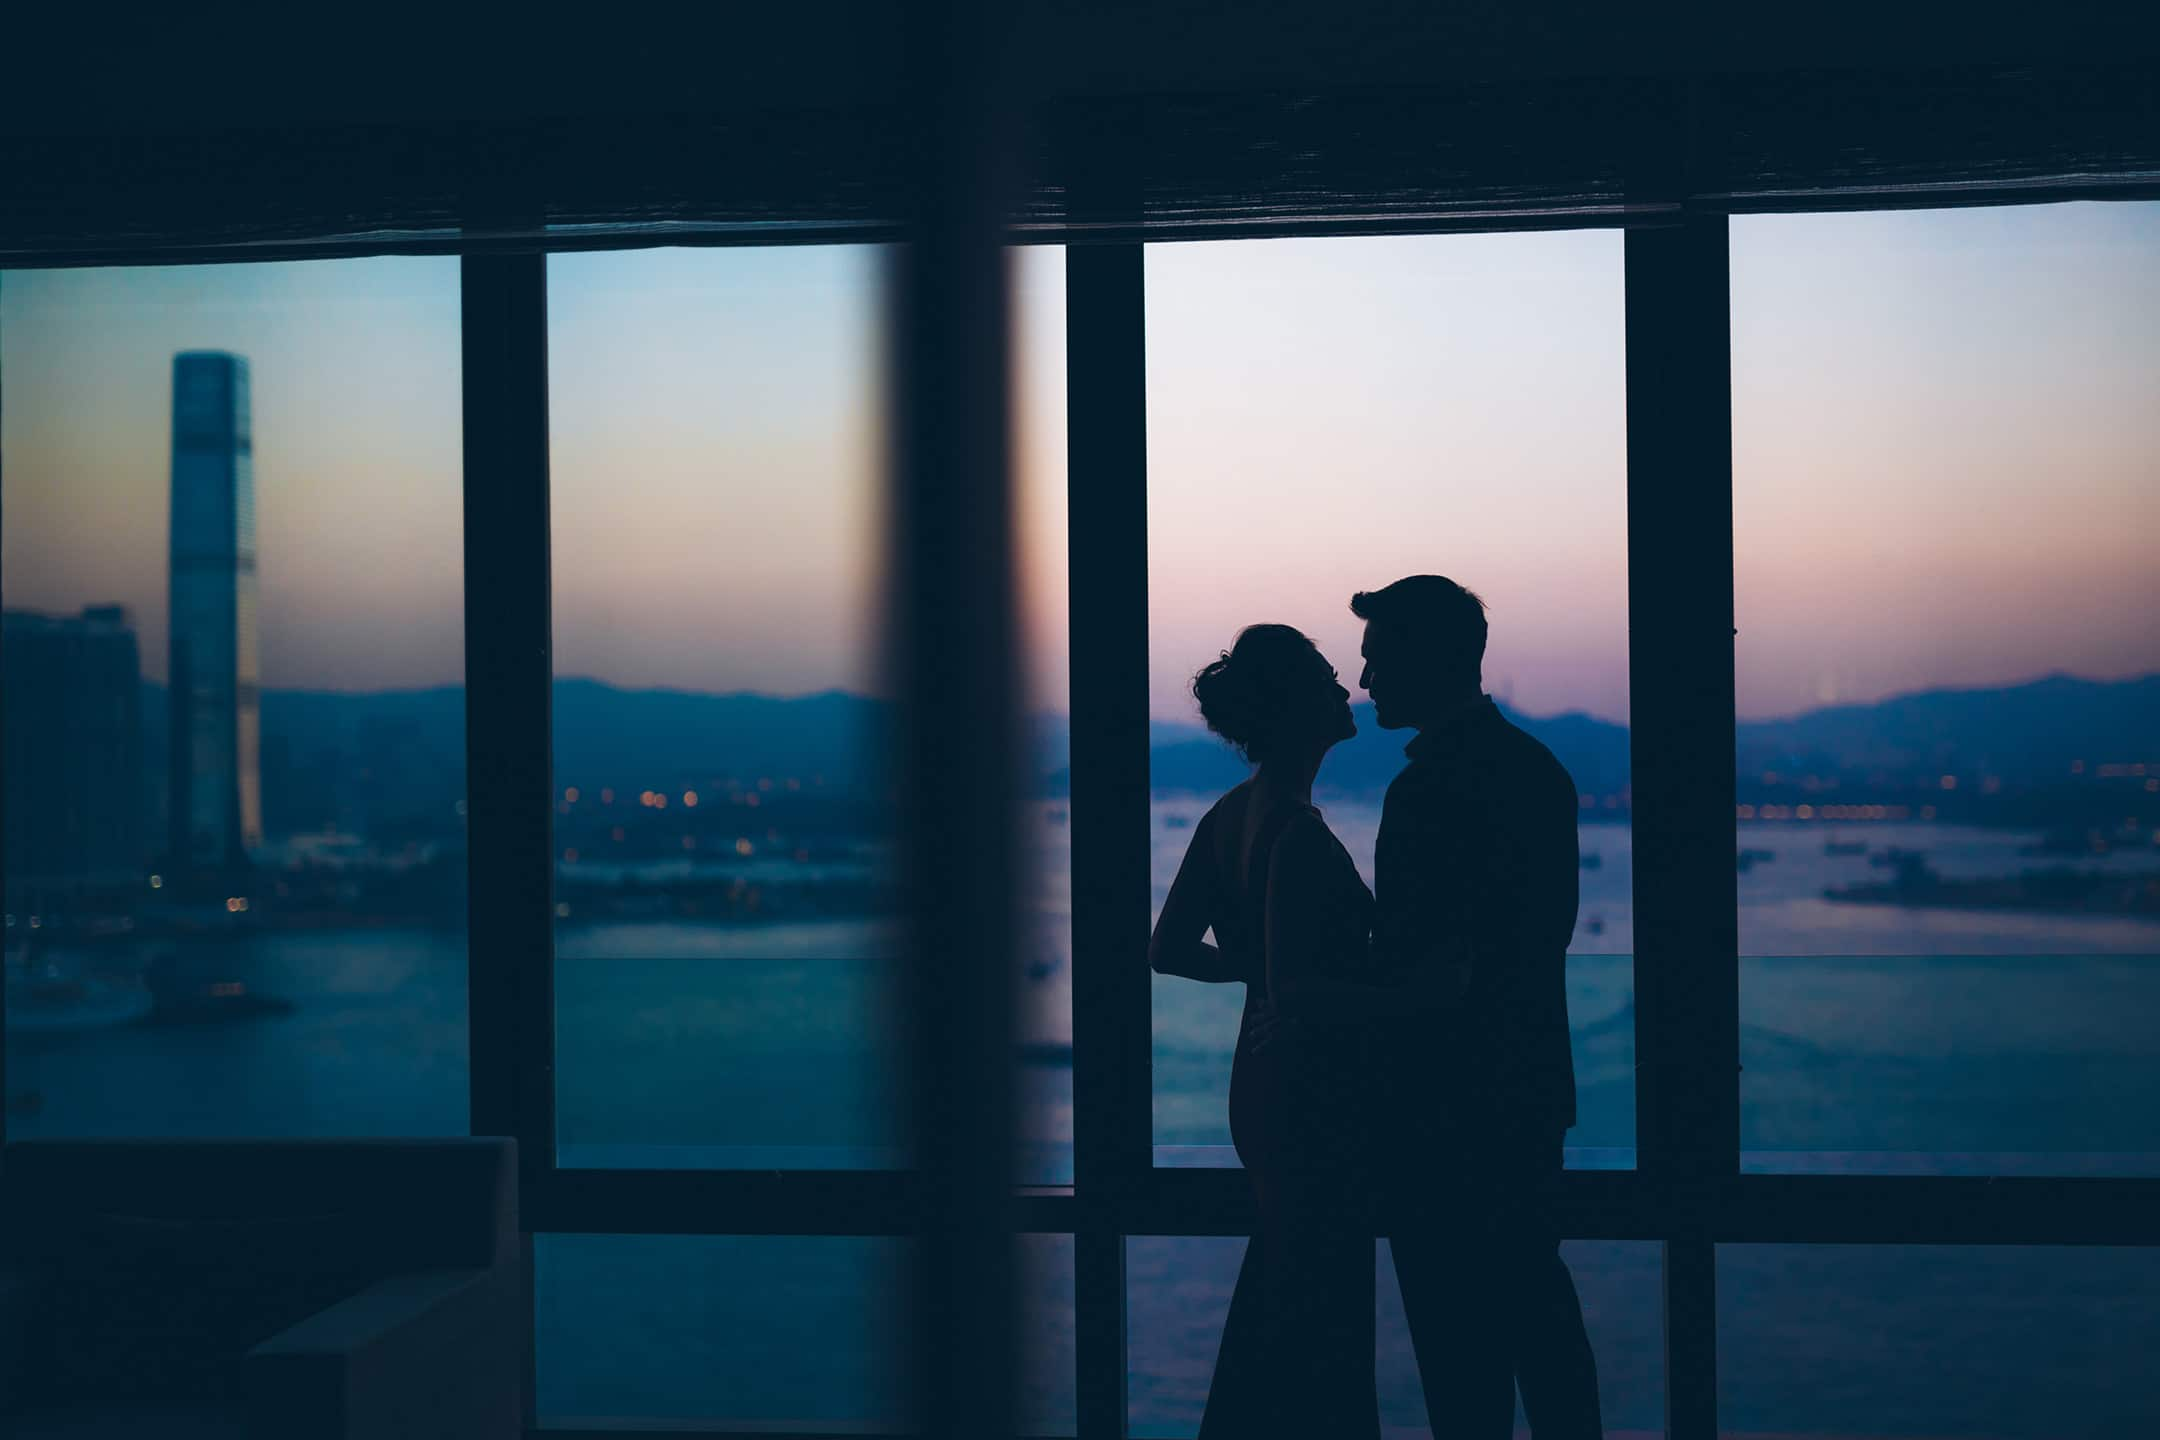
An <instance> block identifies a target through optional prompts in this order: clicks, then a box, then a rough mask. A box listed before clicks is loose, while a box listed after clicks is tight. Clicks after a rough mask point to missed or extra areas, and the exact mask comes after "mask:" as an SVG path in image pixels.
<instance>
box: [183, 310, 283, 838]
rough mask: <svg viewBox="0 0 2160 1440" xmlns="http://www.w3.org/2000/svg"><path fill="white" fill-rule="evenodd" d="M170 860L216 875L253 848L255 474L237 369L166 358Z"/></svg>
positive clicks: (258, 827) (257, 794) (256, 789)
mask: <svg viewBox="0 0 2160 1440" xmlns="http://www.w3.org/2000/svg"><path fill="white" fill-rule="evenodd" d="M171 583H172V612H171V615H172V620H171V624H172V630H171V647H172V648H171V673H170V684H171V698H172V769H171V786H172V793H171V808H170V812H169V813H170V817H171V824H172V837H171V844H172V863H173V864H174V865H175V866H177V867H180V868H183V869H197V870H215V869H225V868H232V867H237V866H240V865H243V864H245V863H246V861H247V859H248V856H249V855H250V853H251V852H252V851H253V850H254V849H255V848H256V847H257V846H258V845H260V844H261V843H262V772H261V763H260V758H259V751H260V747H261V733H262V699H261V689H262V675H261V668H260V661H259V652H258V648H257V645H256V639H255V470H254V443H253V428H252V426H251V423H250V421H249V416H248V366H247V361H246V360H245V359H243V358H241V357H240V356H238V355H226V354H222V353H219V352H216V351H188V352H186V353H184V354H180V355H176V356H174V357H173V441H172V570H171Z"/></svg>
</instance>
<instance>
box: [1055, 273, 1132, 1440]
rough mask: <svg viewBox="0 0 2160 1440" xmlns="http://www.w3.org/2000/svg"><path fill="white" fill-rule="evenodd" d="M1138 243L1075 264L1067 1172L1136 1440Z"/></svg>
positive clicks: (1117, 1401)
mask: <svg viewBox="0 0 2160 1440" xmlns="http://www.w3.org/2000/svg"><path fill="white" fill-rule="evenodd" d="M1142 260H1143V257H1142V250H1141V247H1140V246H1139V245H1137V244H1117V245H1095V246H1084V245H1083V246H1073V247H1071V248H1069V249H1068V250H1067V251H1066V257H1065V277H1066V278H1065V303H1066V311H1067V318H1066V336H1067V339H1066V345H1067V350H1066V384H1067V387H1068V389H1067V427H1068V430H1067V433H1068V435H1069V437H1070V438H1069V440H1068V442H1067V443H1068V446H1069V452H1068V467H1067V469H1068V476H1069V480H1068V484H1069V487H1070V488H1069V503H1068V516H1069V518H1068V526H1069V532H1070V537H1071V539H1070V546H1071V557H1070V569H1071V586H1072V591H1071V594H1072V804H1071V826H1072V847H1073V848H1072V866H1073V872H1072V873H1073V1021H1072V1024H1073V1141H1074V1147H1073V1148H1074V1155H1073V1171H1074V1181H1075V1189H1076V1191H1077V1193H1078V1194H1079V1195H1081V1196H1082V1197H1085V1198H1086V1199H1087V1200H1089V1201H1090V1202H1092V1203H1090V1204H1088V1205H1086V1206H1085V1207H1084V1211H1085V1213H1086V1214H1088V1215H1090V1216H1092V1217H1096V1218H1095V1221H1094V1223H1093V1225H1092V1226H1091V1227H1090V1228H1089V1229H1088V1230H1087V1231H1086V1232H1085V1233H1082V1234H1081V1235H1079V1236H1078V1237H1077V1238H1076V1240H1075V1242H1074V1262H1075V1264H1076V1265H1077V1266H1078V1267H1079V1273H1078V1277H1077V1278H1078V1293H1077V1297H1076V1298H1077V1302H1078V1304H1079V1307H1080V1313H1079V1315H1078V1317H1077V1321H1078V1351H1079V1354H1078V1363H1079V1371H1080V1377H1079V1383H1080V1389H1079V1402H1080V1415H1079V1424H1080V1434H1081V1435H1082V1436H1083V1437H1088V1440H1092V1437H1096V1436H1104V1437H1109V1436H1119V1435H1122V1434H1123V1433H1124V1426H1125V1416H1126V1405H1125V1373H1126V1357H1125V1311H1124V1305H1125V1276H1124V1236H1123V1234H1122V1233H1120V1232H1119V1230H1118V1229H1117V1228H1116V1227H1117V1226H1118V1225H1119V1223H1120V1222H1119V1221H1118V1219H1117V1218H1116V1217H1117V1216H1118V1214H1119V1213H1121V1207H1120V1206H1118V1205H1117V1204H1115V1203H1106V1201H1114V1200H1115V1198H1116V1197H1119V1196H1124V1195H1129V1194H1131V1193H1132V1192H1133V1190H1134V1187H1135V1186H1136V1185H1138V1184H1139V1183H1140V1182H1142V1181H1144V1179H1145V1178H1146V1174H1147V1171H1148V1168H1149V1166H1150V1164H1151V1163H1152V1156H1153V1140H1154V1136H1153V1124H1152V1114H1153V1110H1152V1094H1151V1090H1152V1086H1151V1078H1150V1069H1149V1059H1150V1053H1151V1050H1150V1032H1149V1003H1150V996H1149V973H1148V969H1147V965H1146V961H1145V960H1144V958H1143V957H1144V956H1145V955H1146V953H1147V933H1148V897H1149V883H1150V882H1149V870H1148V748H1147V747H1148V717H1147V698H1148V678H1147V653H1148V635H1147V375H1146V360H1147V354H1146V336H1145V329H1144V318H1145V317H1144V295H1143V283H1142V277H1143V265H1142Z"/></svg>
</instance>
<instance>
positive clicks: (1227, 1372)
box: [1148, 625, 1380, 1440]
mask: <svg viewBox="0 0 2160 1440" xmlns="http://www.w3.org/2000/svg"><path fill="white" fill-rule="evenodd" d="M1193 695H1194V697H1195V698H1196V699H1197V700H1198V701H1199V702H1200V713H1201V716H1202V718H1204V719H1205V720H1206V721H1207V724H1208V728H1209V729H1211V730H1213V731H1214V732H1215V733H1216V734H1218V735H1220V736H1222V737H1223V738H1224V739H1225V740H1227V741H1229V742H1230V743H1231V744H1232V745H1235V746H1236V747H1237V748H1238V749H1239V750H1240V751H1241V752H1243V753H1244V755H1245V757H1246V758H1247V759H1248V760H1250V761H1252V762H1254V763H1255V764H1256V765H1257V766H1258V767H1259V768H1258V770H1257V772H1256V773H1255V774H1254V776H1253V778H1251V779H1250V780H1247V781H1246V782H1245V783H1244V784H1242V785H1239V786H1238V787H1237V788H1235V789H1233V790H1232V791H1230V793H1229V794H1227V795H1225V796H1223V797H1222V799H1221V800H1219V801H1217V802H1216V803H1215V805H1214V807H1213V808H1212V809H1210V810H1209V811H1208V813H1207V815H1206V816H1205V817H1204V818H1203V819H1202V820H1201V821H1200V823H1199V824H1198V825H1196V826H1195V827H1194V828H1193V832H1192V841H1191V843H1190V845H1189V846H1188V847H1187V849H1186V851H1185V859H1184V862H1183V863H1182V864H1181V865H1180V866H1179V867H1178V874H1177V879H1176V881H1175V882H1174V883H1173V884H1172V885H1171V887H1170V895H1169V898H1168V899H1167V900H1166V901H1165V902H1164V903H1163V911H1162V918H1161V919H1160V920H1158V921H1157V922H1156V925H1155V935H1154V939H1153V940H1152V941H1151V942H1150V944H1149V946H1148V959H1149V963H1150V964H1151V965H1153V967H1154V968H1155V969H1156V970H1157V971H1159V972H1161V973H1162V974H1165V975H1181V976H1184V977H1186V978H1188V979H1193V980H1206V981H1243V982H1244V983H1245V987H1246V990H1245V1016H1244V1021H1243V1024H1242V1026H1241V1028H1240V1033H1239V1039H1238V1048H1237V1058H1236V1059H1235V1061H1234V1062H1233V1063H1232V1065H1231V1071H1230V1135H1231V1139H1232V1140H1233V1141H1234V1142H1235V1143H1236V1145H1237V1152H1238V1158H1239V1159H1240V1160H1242V1161H1243V1162H1244V1164H1245V1169H1246V1172H1247V1174H1248V1175H1250V1176H1251V1179H1252V1185H1253V1193H1254V1196H1255V1198H1256V1199H1257V1201H1258V1202H1259V1212H1260V1224H1259V1227H1258V1230H1257V1231H1256V1233H1255V1234H1254V1236H1253V1240H1252V1243H1251V1244H1250V1245H1248V1246H1247V1247H1246V1251H1245V1264H1244V1268H1243V1269H1242V1270H1240V1271H1239V1272H1238V1281H1237V1290H1236V1293H1235V1294H1234V1295H1233V1296H1232V1298H1231V1302H1230V1317H1229V1320H1228V1322H1227V1324H1225V1326H1224V1328H1223V1339H1222V1350H1221V1352H1220V1353H1219V1354H1218V1356H1217V1357H1216V1361H1215V1378H1214V1382H1213V1384H1212V1385H1211V1386H1210V1387H1209V1391H1208V1401H1207V1411H1206V1414H1205V1415H1204V1416H1203V1417H1202V1419H1201V1422H1200V1434H1201V1437H1202V1440H1218V1437H1232V1436H1247V1435H1270V1434H1285V1435H1323V1436H1330V1437H1332V1436H1376V1435H1378V1433H1379V1425H1380V1421H1379V1412H1378V1406H1377V1402H1376V1398H1375V1392H1374V1383H1373V1246H1372V1229H1371V1221H1370V1219H1369V1218H1368V1217H1367V1216H1366V1215H1365V1214H1364V1213H1363V1210H1362V1206H1361V1204H1360V1202H1361V1200H1362V1199H1363V1198H1364V1191H1365V1189H1366V1186H1365V1184H1364V1171H1365V1165H1364V1158H1365V1150H1366V1145H1367V1143H1368V1140H1367V1135H1366V1130H1367V1128H1368V1119H1367V1117H1368V1116H1369V1115H1370V1113H1371V1111H1372V1108H1373V1106H1372V1099H1373V1097H1372V1095H1371V1093H1370V1087H1369V1085H1368V1083H1367V1079H1366V1076H1367V1067H1366V1066H1365V1064H1364V1063H1363V1061H1362V1059H1361V1056H1360V1051H1361V1049H1362V1048H1363V1047H1361V1046H1360V1045H1359V1044H1358V1043H1357V1038H1358V1030H1357V1028H1356V1025H1355V1023H1354V1022H1353V1021H1352V1020H1350V1019H1348V1018H1346V1017H1359V1018H1362V1017H1363V1016H1365V1015H1367V1014H1369V1013H1370V1006H1371V1004H1372V997H1373V991H1372V989H1371V987H1369V986H1366V985H1364V984H1362V983H1360V976H1361V974H1362V972H1363V970H1364V968H1365V965H1366V954H1367V939H1368V932H1369V930H1370V928H1371V920H1372V894H1371V892H1370V891H1368V890H1367V889H1366V888H1365V883H1364V881H1363V880H1361V879H1359V878H1358V873H1357V869H1356V867H1355V866H1354V865H1353V864H1352V863H1351V861H1350V856H1349V854H1348V853H1347V852H1346V851H1344V849H1343V847H1342V845H1341V843H1340V842H1339V841H1337V840H1336V838H1335V834H1334V832H1333V831H1331V830H1330V829H1328V827H1327V823H1326V822H1325V821H1324V820H1323V819H1321V816H1320V812H1319V811H1318V810H1316V809H1314V808H1313V803H1312V785H1313V777H1314V775H1315V774H1317V773H1318V771H1319V769H1320V761H1321V759H1322V757H1324V756H1325V755H1326V754H1327V752H1328V750H1329V748H1330V747H1332V746H1333V745H1335V744H1336V742H1338V741H1341V740H1346V739H1348V738H1349V737H1350V736H1352V735H1354V734H1356V733H1357V727H1356V725H1355V724H1354V723H1352V721H1351V718H1350V692H1349V691H1347V690H1345V689H1344V688H1343V687H1342V685H1341V684H1340V683H1338V681H1337V679H1336V675H1335V671H1334V668H1333V667H1332V666H1330V665H1329V664H1328V662H1327V659H1326V657H1325V656H1323V655H1321V653H1320V652H1319V650H1318V649H1317V648H1315V647H1314V645H1313V643H1312V642H1311V641H1310V640H1308V639H1306V638H1305V636H1304V635H1303V634H1301V633H1300V632H1298V631H1296V630H1294V629H1292V628H1290V627H1289V626H1287V625H1254V626H1251V627H1250V628H1248V629H1246V630H1244V631H1243V632H1241V633H1240V634H1239V635H1238V637H1237V644H1236V645H1235V646H1234V647H1233V648H1232V649H1231V650H1230V651H1229V652H1228V653H1227V654H1225V655H1223V657H1222V658H1221V659H1219V660H1217V661H1215V662H1214V663H1213V664H1211V665H1209V666H1208V667H1207V668H1206V669H1204V670H1202V671H1201V672H1200V673H1199V675H1198V676H1196V677H1195V678H1194V680H1193ZM1211 929H1212V930H1213V931H1214V934H1215V942H1216V943H1215V944H1213V945H1210V944H1207V943H1206V942H1205V940H1204V939H1203V938H1202V937H1204V936H1205V935H1206V934H1207V933H1208V931H1209V930H1211ZM1353 991H1355V992H1357V993H1355V994H1352V993H1350V992H1353ZM1358 1002H1362V1003H1358Z"/></svg>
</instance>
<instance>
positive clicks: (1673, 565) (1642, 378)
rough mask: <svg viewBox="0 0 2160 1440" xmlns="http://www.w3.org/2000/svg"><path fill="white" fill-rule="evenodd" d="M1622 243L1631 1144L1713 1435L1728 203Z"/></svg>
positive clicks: (1678, 1388) (1689, 1369)
mask: <svg viewBox="0 0 2160 1440" xmlns="http://www.w3.org/2000/svg"><path fill="white" fill-rule="evenodd" d="M1626 245H1627V278H1626V285H1627V396H1628V401H1627V420H1628V624H1629V632H1630V633H1629V641H1628V654H1629V658H1628V666H1629V695H1630V700H1629V705H1630V710H1631V728H1632V734H1631V737H1630V738H1631V746H1632V762H1631V763H1632V778H1631V789H1632V794H1633V807H1632V808H1633V817H1634V832H1635V833H1634V856H1635V994H1636V1009H1635V1017H1636V1018H1635V1027H1636V1042H1635V1044H1636V1146H1637V1155H1638V1159H1639V1166H1640V1170H1641V1175H1642V1180H1643V1182H1644V1183H1645V1184H1646V1185H1647V1186H1648V1187H1649V1189H1650V1190H1651V1192H1652V1194H1653V1195H1654V1196H1655V1197H1656V1200H1655V1204H1656V1208H1657V1210H1658V1212H1659V1213H1660V1214H1661V1215H1662V1216H1663V1219H1664V1227H1665V1231H1666V1233H1665V1264H1664V1272H1665V1351H1666V1393H1667V1434H1668V1435H1670V1436H1671V1437H1673V1440H1714V1437H1715V1435H1716V1433H1717V1326H1716V1321H1717V1294H1716V1273H1715V1254H1714V1250H1713V1245H1712V1238H1711V1237H1712V1233H1713V1231H1712V1223H1713V1219H1714V1216H1715V1214H1716V1210H1717V1207H1718V1205H1719V1203H1720V1200H1721V1197H1723V1196H1724V1195H1726V1194H1728V1193H1730V1188H1731V1187H1730V1185H1729V1184H1728V1183H1727V1182H1729V1180H1730V1179H1731V1178H1732V1177H1734V1176H1736V1175H1737V1174H1738V1172H1739V1160H1740V1153H1739V1139H1740V1131H1739V1108H1740V1104H1739V1102H1740V1077H1739V1023H1740V1015H1739V968H1738V943H1739V942H1738V910H1737V903H1738V902H1737V891H1736V887H1735V880H1734V867H1733V813H1734V812H1733V794H1734V779H1733V735H1734V731H1733V725H1734V701H1733V623H1732V621H1733V590H1732V579H1733V559H1732V378H1731V377H1732V355H1731V348H1732V347H1731V322H1730V310H1731V296H1730V290H1729V284H1728V274H1729V267H1730V259H1729V255H1728V249H1727V223H1726V218H1725V216H1724V215H1723V214H1701V213H1693V212H1683V213H1682V214H1681V215H1680V216H1679V218H1678V219H1677V220H1676V221H1673V222H1669V223H1663V224H1656V225H1644V226H1642V227H1641V228H1635V229H1630V230H1629V231H1628V232H1627V241H1626Z"/></svg>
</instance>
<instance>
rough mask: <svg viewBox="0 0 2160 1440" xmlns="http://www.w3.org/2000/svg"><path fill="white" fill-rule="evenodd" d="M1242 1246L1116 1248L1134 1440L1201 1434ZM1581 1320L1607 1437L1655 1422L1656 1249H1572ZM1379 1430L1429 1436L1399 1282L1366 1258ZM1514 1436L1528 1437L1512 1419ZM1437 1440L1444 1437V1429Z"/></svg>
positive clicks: (1201, 1242)
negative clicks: (1124, 1300) (1372, 1297)
mask: <svg viewBox="0 0 2160 1440" xmlns="http://www.w3.org/2000/svg"><path fill="white" fill-rule="evenodd" d="M1245 1244H1246V1242H1245V1241H1244V1240H1242V1239H1237V1238H1226V1237H1222V1236H1174V1237H1173V1236H1138V1235H1136V1236H1134V1237H1132V1238H1131V1239H1129V1240H1127V1241H1126V1242H1125V1267H1126V1283H1127V1287H1128V1292H1127V1293H1128V1296H1129V1302H1130V1303H1129V1305H1128V1308H1127V1312H1126V1325H1127V1344H1128V1345H1129V1347H1130V1351H1129V1356H1128V1365H1127V1374H1128V1394H1129V1397H1130V1400H1129V1413H1130V1416H1131V1428H1132V1433H1133V1435H1134V1436H1136V1437H1148V1436H1185V1435H1191V1434H1193V1433H1194V1432H1195V1431H1196V1430H1197V1429H1198V1427H1199V1424H1200V1416H1201V1414H1202V1412H1203V1411H1204V1410H1205V1409H1206V1407H1207V1395H1208V1386H1209V1384H1210V1382H1211V1380H1212V1379H1213V1377H1214V1373H1215V1360H1216V1354H1217V1352H1218V1351H1219V1350H1220V1349H1221V1346H1222V1332H1223V1323H1224V1321H1225V1319H1226V1318H1227V1317H1228V1316H1229V1313H1230V1294H1231V1291H1232V1289H1233V1288H1234V1287H1235V1286H1236V1284H1237V1275H1238V1267H1239V1265H1240V1264H1241V1263H1243V1261H1244V1257H1245ZM1560 1253H1561V1255H1562V1257H1563V1258H1564V1259H1565V1260H1566V1261H1567V1263H1568V1268H1569V1269H1570V1270H1571V1271H1573V1273H1574V1276H1575V1285H1576V1289H1577V1292H1578V1294H1579V1295H1580V1297H1581V1299H1582V1306H1583V1320H1584V1323H1585V1325H1586V1326H1587V1327H1588V1329H1589V1332H1590V1344H1591V1348H1592V1349H1593V1350H1594V1351H1595V1352H1596V1354H1597V1363H1598V1391H1599V1397H1600V1400H1601V1403H1602V1405H1603V1407H1604V1412H1605V1416H1604V1418H1605V1425H1606V1429H1607V1431H1608V1433H1611V1434H1615V1435H1618V1434H1623V1433H1627V1432H1630V1431H1642V1432H1650V1433H1654V1432H1657V1431H1660V1430H1662V1429H1663V1427H1664V1416H1665V1357H1664V1353H1663V1348H1662V1346H1663V1330H1662V1328H1661V1319H1660V1317H1661V1313H1662V1312H1661V1309H1660V1306H1661V1304H1662V1296H1663V1286H1664V1280H1663V1275H1662V1269H1661V1265H1660V1262H1659V1258H1658V1256H1659V1247H1658V1246H1657V1245H1655V1244H1652V1243H1645V1242H1626V1243H1620V1242H1608V1241H1598V1242H1588V1241H1576V1242H1569V1243H1568V1244H1565V1245H1563V1246H1562V1247H1561V1252H1560ZM1374 1263H1375V1266H1376V1270H1375V1280H1376V1287H1375V1288H1376V1289H1377V1292H1378V1306H1379V1308H1378V1311H1377V1316H1376V1319H1377V1326H1378V1331H1379V1338H1378V1350H1377V1359H1376V1367H1375V1369H1376V1376H1377V1384H1378V1386H1379V1395H1380V1424H1381V1428H1382V1430H1383V1432H1384V1433H1386V1434H1388V1435H1390V1436H1411V1435H1429V1434H1432V1433H1433V1430H1432V1426H1431V1421H1430V1419H1429V1414H1430V1412H1429V1411H1428V1408H1427V1405H1426V1396H1425V1391H1424V1384H1423V1382H1422V1381H1421V1380H1420V1378H1419V1376H1418V1368H1417V1352H1416V1350H1415V1348H1414V1347H1413V1346H1412V1345H1411V1343H1410V1327H1409V1323H1408V1320H1407V1317H1406V1316H1405V1314H1404V1311H1403V1299H1402V1289H1401V1287H1400V1286H1399V1285H1398V1284H1397V1283H1396V1279H1395V1266H1394V1257H1393V1254H1392V1253H1391V1251H1390V1250H1389V1247H1388V1243H1387V1242H1386V1241H1385V1240H1383V1241H1380V1242H1379V1244H1378V1247H1377V1251H1376V1254H1375V1259H1374ZM1516 1421H1517V1433H1519V1434H1528V1433H1529V1432H1528V1427H1527V1426H1526V1425H1525V1424H1524V1423H1523V1420H1522V1417H1521V1415H1520V1413H1519V1412H1518V1414H1517V1417H1516ZM1440 1433H1442V1434H1445V1433H1449V1432H1448V1428H1447V1427H1445V1426H1443V1427H1442V1429H1441V1431H1440Z"/></svg>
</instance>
